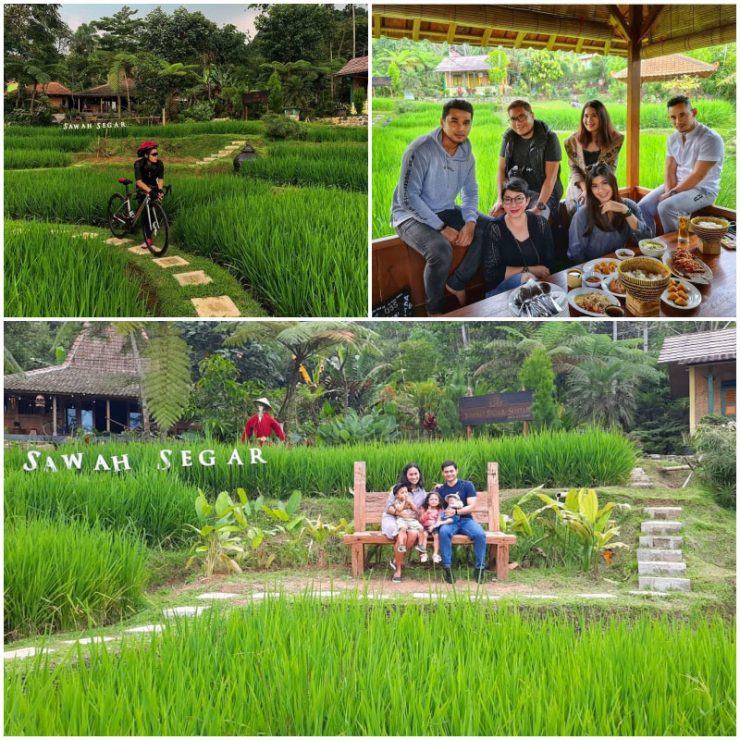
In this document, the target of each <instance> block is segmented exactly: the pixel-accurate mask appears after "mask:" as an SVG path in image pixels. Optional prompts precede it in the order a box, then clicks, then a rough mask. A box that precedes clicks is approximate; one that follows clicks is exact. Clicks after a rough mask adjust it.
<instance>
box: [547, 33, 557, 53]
mask: <svg viewBox="0 0 740 740" xmlns="http://www.w3.org/2000/svg"><path fill="white" fill-rule="evenodd" d="M557 38H558V37H557V36H556V35H555V34H553V35H552V36H550V38H549V39H547V50H548V51H552V47H553V46H555V42H556V41H557Z"/></svg>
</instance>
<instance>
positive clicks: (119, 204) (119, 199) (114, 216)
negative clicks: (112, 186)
mask: <svg viewBox="0 0 740 740" xmlns="http://www.w3.org/2000/svg"><path fill="white" fill-rule="evenodd" d="M108 226H109V227H110V230H111V233H112V234H113V236H117V237H118V238H119V239H120V238H121V237H124V236H126V234H128V233H129V231H130V230H131V217H130V215H129V206H128V203H127V202H126V199H125V198H124V197H123V196H122V195H121V194H120V193H113V195H111V197H110V200H109V201H108Z"/></svg>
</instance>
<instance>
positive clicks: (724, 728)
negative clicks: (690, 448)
mask: <svg viewBox="0 0 740 740" xmlns="http://www.w3.org/2000/svg"><path fill="white" fill-rule="evenodd" d="M734 634H735V630H734V625H733V624H725V623H723V622H722V621H721V620H719V619H710V618H706V617H705V618H701V619H700V620H699V621H698V623H697V624H694V625H690V624H687V623H685V622H682V621H680V620H669V619H666V618H657V619H656V618H654V617H651V616H648V615H645V616H642V617H637V618H634V619H631V620H625V619H621V618H609V617H604V616H602V617H598V616H596V617H594V616H589V615H588V614H587V613H586V612H573V613H571V614H564V613H562V614H549V615H548V614H538V613H537V612H536V611H531V612H528V613H524V614H521V613H518V612H517V611H514V610H510V609H506V608H497V607H487V606H485V605H483V604H481V603H474V602H473V603H471V601H470V600H469V599H467V598H465V597H462V598H460V599H456V600H453V601H451V603H449V604H433V603H432V604H428V603H427V604H406V605H404V606H403V607H402V608H401V607H395V606H393V605H388V604H381V603H378V602H370V601H366V600H364V599H361V598H359V599H357V598H349V599H334V600H332V601H331V602H330V603H329V604H327V603H321V602H320V601H319V600H318V599H315V598H311V597H308V596H306V597H303V598H299V599H295V600H293V601H289V600H288V599H285V598H278V599H274V600H269V601H267V602H266V603H262V604H259V605H255V606H251V607H248V608H246V609H245V608H240V609H235V610H233V611H231V612H229V613H227V614H226V613H221V612H219V611H218V610H214V612H213V613H212V614H210V615H206V616H202V617H199V618H198V619H196V620H192V619H191V620H184V619H183V620H178V621H177V622H175V623H172V624H171V625H170V626H169V627H168V628H167V629H166V630H165V631H164V632H163V633H161V634H157V635H154V636H152V637H147V638H145V639H144V640H143V641H141V640H136V639H133V638H132V637H131V636H125V637H124V638H123V639H122V641H121V643H120V645H119V644H115V645H114V646H112V645H113V644H112V643H108V644H102V645H97V646H96V645H93V646H90V651H89V657H86V658H85V659H83V656H82V654H79V655H78V657H77V659H71V660H69V659H68V660H63V661H61V662H59V661H54V659H53V657H52V656H53V654H52V656H45V657H38V658H35V659H33V660H31V661H28V664H27V667H25V668H19V667H10V668H8V667H7V666H6V679H5V732H6V733H7V734H9V735H123V736H130V735H152V736H161V735H309V736H317V735H378V736H386V735H391V736H392V735H419V736H422V735H426V736H430V735H431V736H436V735H439V736H446V735H460V736H465V735H468V736H478V735H497V736H506V735H532V736H537V735H734V734H735V637H734Z"/></svg>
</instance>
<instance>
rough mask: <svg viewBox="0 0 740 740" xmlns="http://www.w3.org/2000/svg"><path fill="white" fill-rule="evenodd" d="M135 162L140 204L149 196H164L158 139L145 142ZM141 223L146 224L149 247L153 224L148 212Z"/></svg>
mask: <svg viewBox="0 0 740 740" xmlns="http://www.w3.org/2000/svg"><path fill="white" fill-rule="evenodd" d="M136 154H137V156H138V157H139V159H137V160H136V161H135V162H134V181H135V182H136V198H137V199H138V201H139V205H141V204H142V203H143V202H144V199H145V198H146V197H147V196H151V198H152V200H162V198H164V162H162V160H161V159H159V152H158V151H157V142H156V141H145V142H143V143H142V144H141V145H140V146H139V148H138V150H137V152H136ZM141 223H142V224H143V226H144V242H145V243H146V245H147V247H150V246H151V245H152V238H151V236H152V226H151V224H150V223H149V217H148V213H147V212H146V211H145V212H144V213H143V214H142V219H141Z"/></svg>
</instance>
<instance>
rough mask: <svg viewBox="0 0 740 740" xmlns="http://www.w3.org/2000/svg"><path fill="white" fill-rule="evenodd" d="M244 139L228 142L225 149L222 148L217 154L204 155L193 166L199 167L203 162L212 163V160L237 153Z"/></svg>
mask: <svg viewBox="0 0 740 740" xmlns="http://www.w3.org/2000/svg"><path fill="white" fill-rule="evenodd" d="M244 144H245V142H244V141H232V142H231V144H228V145H227V146H225V147H224V148H223V149H220V150H219V151H218V152H216V154H209V155H208V156H207V157H203V159H200V160H198V161H197V162H195V163H194V164H193V165H192V166H193V167H198V166H199V165H203V164H210V163H211V162H215V161H217V160H219V159H223V158H224V157H228V156H231V155H232V154H234V153H236V152H237V151H238V150H239V149H241V148H242V147H243V146H244Z"/></svg>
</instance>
